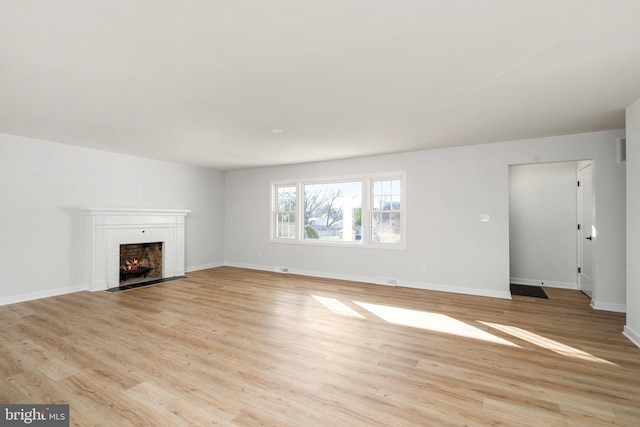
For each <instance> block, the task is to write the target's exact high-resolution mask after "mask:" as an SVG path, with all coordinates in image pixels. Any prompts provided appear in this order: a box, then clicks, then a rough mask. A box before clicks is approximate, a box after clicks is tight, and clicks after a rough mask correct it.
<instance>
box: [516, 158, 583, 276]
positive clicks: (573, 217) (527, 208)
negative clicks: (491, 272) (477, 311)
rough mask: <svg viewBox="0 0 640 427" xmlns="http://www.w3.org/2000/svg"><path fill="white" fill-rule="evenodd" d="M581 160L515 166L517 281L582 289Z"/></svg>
mask: <svg viewBox="0 0 640 427" xmlns="http://www.w3.org/2000/svg"><path fill="white" fill-rule="evenodd" d="M580 164H581V163H579V162H577V161H572V162H554V163H536V164H523V165H512V166H510V167H509V257H510V259H509V264H510V277H511V283H513V284H522V285H535V286H544V287H556V288H565V289H579V285H578V262H579V261H580V259H579V253H578V251H579V248H578V247H577V245H576V240H577V238H578V234H577V224H578V207H577V205H578V203H577V199H576V177H577V171H578V167H579V165H580ZM585 203H590V202H589V201H588V200H585ZM587 274H588V271H587ZM590 277H591V276H590Z"/></svg>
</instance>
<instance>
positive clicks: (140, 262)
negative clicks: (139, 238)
mask: <svg viewBox="0 0 640 427" xmlns="http://www.w3.org/2000/svg"><path fill="white" fill-rule="evenodd" d="M161 278H162V242H154V243H135V244H125V245H120V286H128V285H132V284H136V283H144V282H150V281H153V280H158V279H161Z"/></svg>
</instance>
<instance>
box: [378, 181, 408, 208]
mask: <svg viewBox="0 0 640 427" xmlns="http://www.w3.org/2000/svg"><path fill="white" fill-rule="evenodd" d="M401 195H402V191H401V184H400V180H399V179H394V180H384V181H373V210H374V211H376V210H400V208H401V200H400V199H401Z"/></svg>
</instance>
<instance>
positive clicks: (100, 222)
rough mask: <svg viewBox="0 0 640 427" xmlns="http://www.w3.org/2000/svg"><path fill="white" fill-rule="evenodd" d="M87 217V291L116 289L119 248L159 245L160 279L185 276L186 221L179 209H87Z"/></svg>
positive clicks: (183, 211)
mask: <svg viewBox="0 0 640 427" xmlns="http://www.w3.org/2000/svg"><path fill="white" fill-rule="evenodd" d="M82 212H83V213H84V214H85V217H86V224H87V225H86V229H87V241H86V244H87V249H88V253H89V254H91V255H90V256H89V257H88V260H87V267H86V271H87V279H86V280H87V287H88V289H89V290H90V291H101V290H106V289H111V288H116V287H118V286H119V283H120V245H125V244H135V243H153V242H162V244H163V245H162V277H163V278H170V277H177V276H183V275H184V269H185V262H184V258H185V253H184V251H185V243H184V241H185V230H184V225H185V218H186V216H187V214H188V213H189V212H191V211H189V210H178V209H119V208H114V209H108V208H90V209H84V210H83V211H82Z"/></svg>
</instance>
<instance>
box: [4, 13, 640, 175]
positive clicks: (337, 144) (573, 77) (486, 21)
mask: <svg viewBox="0 0 640 427" xmlns="http://www.w3.org/2000/svg"><path fill="white" fill-rule="evenodd" d="M0 10H2V13H1V14H0V132H2V133H8V134H14V135H21V136H28V137H34V138H41V139H45V140H49V141H55V142H60V143H64V144H71V145H77V146H83V147H88V148H93V149H98V150H106V151H112V152H118V153H125V154H130V155H134V156H141V157H148V158H154V159H161V160H168V161H173V162H178V163H184V164H190V165H196V166H202V167H207V168H213V169H218V170H234V169H243V168H253V167H262V166H271V165H282V164H292V163H303V162H310V161H318V160H330V159H342V158H351V157H358V156H366V155H375V154H384V153H392V152H405V151H413V150H422V149H432V148H440V147H452V146H461V145H470V144H479V143H487V142H498V141H506V140H515V139H524V138H532V137H542V136H552V135H562V134H571V133H580V132H590V131H598V130H606V129H616V128H623V127H624V109H625V107H627V106H628V105H629V104H631V103H632V102H633V101H634V100H635V99H637V98H639V97H640V25H639V24H638V22H640V2H639V1H637V0H616V1H612V0H600V1H598V0H530V1H526V0H523V1H514V0H493V1H491V0H456V1H451V0H415V1H410V0H396V1H389V0H323V1H311V0H306V1H305V0H269V1H265V0H263V1H259V0H246V1H243V0H229V1H220V0H190V1H177V0H171V1H170V0H104V1H98V0H95V1H86V0H58V1H50V0H19V1H18V0H0Z"/></svg>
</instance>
